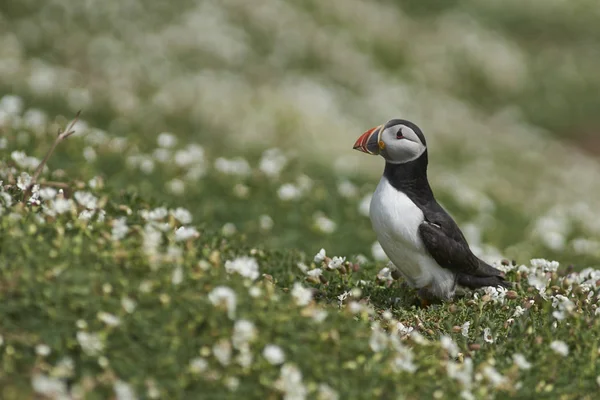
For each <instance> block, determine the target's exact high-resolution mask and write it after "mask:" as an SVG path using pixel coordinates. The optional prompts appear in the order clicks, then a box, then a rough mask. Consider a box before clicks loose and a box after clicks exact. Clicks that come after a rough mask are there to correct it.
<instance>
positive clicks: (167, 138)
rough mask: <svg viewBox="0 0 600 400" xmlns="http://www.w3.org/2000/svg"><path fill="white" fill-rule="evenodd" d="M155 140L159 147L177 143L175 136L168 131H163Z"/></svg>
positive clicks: (173, 145)
mask: <svg viewBox="0 0 600 400" xmlns="http://www.w3.org/2000/svg"><path fill="white" fill-rule="evenodd" d="M156 142H157V143H158V145H159V146H160V147H163V148H166V149H170V148H172V147H175V146H176V145H177V136H175V135H173V134H172V133H170V132H163V133H161V134H160V135H158V137H157V138H156Z"/></svg>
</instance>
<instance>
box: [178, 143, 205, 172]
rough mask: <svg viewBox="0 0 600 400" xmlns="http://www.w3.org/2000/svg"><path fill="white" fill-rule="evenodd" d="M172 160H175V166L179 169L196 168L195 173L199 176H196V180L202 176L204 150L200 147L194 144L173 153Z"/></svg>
mask: <svg viewBox="0 0 600 400" xmlns="http://www.w3.org/2000/svg"><path fill="white" fill-rule="evenodd" d="M173 159H174V160H175V164H177V166H179V167H183V168H186V167H191V166H195V167H198V168H199V169H198V171H197V173H199V176H196V179H197V178H200V177H201V176H202V175H204V162H205V159H204V148H202V146H199V145H197V144H194V143H193V144H190V145H188V146H187V147H186V148H185V149H183V150H178V151H177V152H175V155H174V156H173Z"/></svg>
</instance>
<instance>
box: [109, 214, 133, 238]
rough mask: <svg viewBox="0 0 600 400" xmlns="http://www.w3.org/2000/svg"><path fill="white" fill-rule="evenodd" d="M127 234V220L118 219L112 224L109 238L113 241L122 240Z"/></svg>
mask: <svg viewBox="0 0 600 400" xmlns="http://www.w3.org/2000/svg"><path fill="white" fill-rule="evenodd" d="M128 232H129V227H128V226H127V218H125V217H120V218H117V219H115V220H113V222H112V231H111V237H112V240H114V241H119V240H122V239H123V238H124V237H125V236H126V235H127V233H128Z"/></svg>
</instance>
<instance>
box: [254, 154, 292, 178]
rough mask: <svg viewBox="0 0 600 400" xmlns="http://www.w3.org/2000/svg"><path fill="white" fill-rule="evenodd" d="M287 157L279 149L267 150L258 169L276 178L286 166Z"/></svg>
mask: <svg viewBox="0 0 600 400" xmlns="http://www.w3.org/2000/svg"><path fill="white" fill-rule="evenodd" d="M287 161H288V160H287V157H286V155H285V154H283V152H282V151H281V150H279V149H267V150H265V151H264V152H263V154H262V157H261V159H260V162H259V166H258V168H259V169H260V170H261V171H262V172H263V173H264V174H265V175H267V176H269V177H271V178H276V177H278V176H279V174H280V173H281V171H282V170H283V168H284V167H285V165H286V164H287Z"/></svg>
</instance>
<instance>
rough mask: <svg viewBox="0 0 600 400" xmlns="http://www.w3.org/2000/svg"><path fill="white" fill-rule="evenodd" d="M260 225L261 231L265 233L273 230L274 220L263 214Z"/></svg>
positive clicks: (259, 221)
mask: <svg viewBox="0 0 600 400" xmlns="http://www.w3.org/2000/svg"><path fill="white" fill-rule="evenodd" d="M258 224H259V225H260V229H262V230H263V231H268V230H271V229H272V228H273V218H271V217H269V216H268V215H266V214H263V215H261V216H260V217H258Z"/></svg>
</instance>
